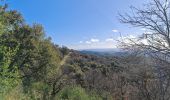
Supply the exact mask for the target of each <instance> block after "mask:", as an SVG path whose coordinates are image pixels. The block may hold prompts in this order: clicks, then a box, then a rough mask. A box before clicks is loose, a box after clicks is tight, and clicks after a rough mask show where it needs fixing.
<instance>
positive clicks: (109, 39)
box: [105, 38, 114, 42]
mask: <svg viewBox="0 0 170 100" xmlns="http://www.w3.org/2000/svg"><path fill="white" fill-rule="evenodd" d="M105 41H106V42H112V41H114V39H113V38H108V39H106V40H105Z"/></svg>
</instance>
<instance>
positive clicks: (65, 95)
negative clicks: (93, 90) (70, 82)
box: [56, 86, 102, 100]
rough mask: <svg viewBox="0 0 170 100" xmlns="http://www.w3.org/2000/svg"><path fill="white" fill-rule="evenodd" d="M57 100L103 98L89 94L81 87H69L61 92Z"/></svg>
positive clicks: (96, 99)
mask: <svg viewBox="0 0 170 100" xmlns="http://www.w3.org/2000/svg"><path fill="white" fill-rule="evenodd" d="M56 99H57V100H58V99H59V100H102V98H101V97H100V96H98V95H96V94H93V95H92V94H88V93H86V91H85V90H84V89H83V88H81V87H76V86H71V87H70V86H68V87H65V88H64V89H63V90H61V91H60V92H59V93H58V94H57V96H56Z"/></svg>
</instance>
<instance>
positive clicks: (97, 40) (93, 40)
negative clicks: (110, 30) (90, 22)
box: [90, 38, 99, 42]
mask: <svg viewBox="0 0 170 100" xmlns="http://www.w3.org/2000/svg"><path fill="white" fill-rule="evenodd" d="M90 41H91V42H99V39H94V38H92V39H90Z"/></svg>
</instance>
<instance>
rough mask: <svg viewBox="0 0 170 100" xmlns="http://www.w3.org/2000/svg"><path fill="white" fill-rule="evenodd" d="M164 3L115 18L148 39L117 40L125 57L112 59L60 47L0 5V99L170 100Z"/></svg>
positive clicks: (169, 33) (169, 30) (169, 26)
mask: <svg viewBox="0 0 170 100" xmlns="http://www.w3.org/2000/svg"><path fill="white" fill-rule="evenodd" d="M0 2H3V1H0ZM165 2H166V3H167V0H164V2H163V1H162V2H161V1H159V0H152V2H151V3H150V5H151V6H146V5H145V6H144V7H146V8H147V7H151V8H147V9H144V10H143V9H142V10H140V9H137V8H133V7H132V9H133V11H136V15H135V14H134V16H133V15H132V16H131V15H128V14H125V15H120V21H121V22H122V23H126V24H131V25H132V26H134V27H142V28H143V27H144V28H147V29H148V30H152V32H153V34H149V35H152V36H151V37H149V36H148V34H145V35H146V36H144V37H145V38H144V39H143V38H142V37H139V38H137V39H131V38H130V39H129V38H128V39H127V38H123V37H122V40H126V39H127V40H126V41H119V42H120V47H121V49H123V50H126V51H127V52H128V53H122V52H119V53H118V54H116V55H110V54H109V53H108V54H102V55H100V54H93V53H91V52H85V53H84V52H80V51H76V50H72V49H68V48H67V47H65V46H63V47H60V46H58V45H57V44H55V43H53V42H52V40H51V38H50V37H47V36H46V34H47V33H46V32H45V30H44V28H43V25H41V24H37V23H33V24H31V25H30V24H27V22H26V21H25V20H24V18H23V16H22V15H21V13H20V12H18V11H17V10H10V9H9V8H8V5H7V4H3V3H2V4H1V6H0V100H170V68H169V67H170V65H169V64H170V20H169V19H170V17H169V12H168V9H170V7H169V4H166V3H165ZM133 13H134V12H133ZM162 26H163V27H162ZM155 35H156V37H154V36H155ZM144 40H145V41H144ZM113 45H114V44H113ZM120 55H121V56H120Z"/></svg>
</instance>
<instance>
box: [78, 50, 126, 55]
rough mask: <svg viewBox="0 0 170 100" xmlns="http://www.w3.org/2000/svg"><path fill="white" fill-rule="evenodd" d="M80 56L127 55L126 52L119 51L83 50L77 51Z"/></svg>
mask: <svg viewBox="0 0 170 100" xmlns="http://www.w3.org/2000/svg"><path fill="white" fill-rule="evenodd" d="M79 52H80V53H82V54H90V55H96V56H123V55H126V54H128V52H125V51H123V50H121V49H117V48H116V49H85V50H79Z"/></svg>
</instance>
